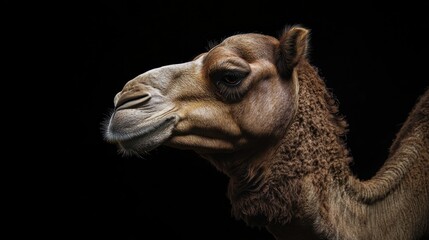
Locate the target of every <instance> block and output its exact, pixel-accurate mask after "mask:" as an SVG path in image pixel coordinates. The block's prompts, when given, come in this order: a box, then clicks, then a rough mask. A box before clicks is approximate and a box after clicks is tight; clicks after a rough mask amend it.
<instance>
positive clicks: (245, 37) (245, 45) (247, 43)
mask: <svg viewBox="0 0 429 240" xmlns="http://www.w3.org/2000/svg"><path fill="white" fill-rule="evenodd" d="M277 45H278V40H277V39H276V38H274V37H271V36H268V35H263V34H257V33H245V34H237V35H233V36H230V37H228V38H226V39H225V40H223V41H222V42H221V43H220V44H219V45H218V46H217V47H218V48H221V49H227V50H229V51H232V52H235V53H236V54H238V55H240V56H242V57H244V58H246V57H248V58H270V57H271V56H272V53H273V50H274V48H275V47H276V46H277ZM219 51H220V49H219Z"/></svg>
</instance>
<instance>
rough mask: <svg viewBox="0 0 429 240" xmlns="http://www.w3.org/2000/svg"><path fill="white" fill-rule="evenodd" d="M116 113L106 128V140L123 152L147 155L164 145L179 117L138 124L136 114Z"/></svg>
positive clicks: (156, 119)
mask: <svg viewBox="0 0 429 240" xmlns="http://www.w3.org/2000/svg"><path fill="white" fill-rule="evenodd" d="M124 112H129V111H127V110H121V111H115V112H114V113H113V114H112V116H111V117H110V120H109V122H108V124H107V126H106V130H105V134H104V137H105V140H106V141H107V142H110V143H114V144H117V145H118V147H119V148H120V150H122V151H123V152H125V153H127V152H131V153H146V152H148V151H150V150H152V149H154V148H156V147H158V146H159V145H161V144H163V143H164V142H165V141H166V140H167V139H168V138H169V137H170V136H171V134H172V132H173V129H174V126H175V125H176V123H177V122H178V117H177V116H175V115H171V114H168V115H167V114H162V115H163V116H158V117H153V118H152V119H150V120H149V119H145V120H143V121H142V122H137V121H135V120H134V117H131V118H130V117H129V116H127V115H131V116H134V115H135V113H124Z"/></svg>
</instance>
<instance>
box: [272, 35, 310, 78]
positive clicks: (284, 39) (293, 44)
mask: <svg viewBox="0 0 429 240" xmlns="http://www.w3.org/2000/svg"><path fill="white" fill-rule="evenodd" d="M309 33H310V31H309V30H308V29H306V28H302V27H297V26H293V27H286V28H285V29H284V31H283V33H282V35H281V36H280V38H279V46H278V48H277V53H276V61H277V63H276V64H277V68H278V71H279V73H280V76H281V77H283V78H289V77H290V75H291V74H292V71H293V68H294V67H295V66H296V65H297V64H298V62H299V61H300V60H301V59H302V58H305V56H306V54H307V45H308V38H309V37H308V35H309Z"/></svg>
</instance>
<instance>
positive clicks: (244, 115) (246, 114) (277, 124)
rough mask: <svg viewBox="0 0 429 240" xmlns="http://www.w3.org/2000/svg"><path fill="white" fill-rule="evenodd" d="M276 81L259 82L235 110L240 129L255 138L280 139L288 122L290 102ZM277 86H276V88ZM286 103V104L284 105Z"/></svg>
mask: <svg viewBox="0 0 429 240" xmlns="http://www.w3.org/2000/svg"><path fill="white" fill-rule="evenodd" d="M279 84H280V83H279V82H277V81H269V80H266V81H261V82H260V83H259V84H258V85H257V86H255V88H256V89H255V90H252V93H254V94H249V95H248V96H246V99H244V102H245V103H246V104H244V105H241V106H240V107H238V108H237V109H235V112H236V113H235V115H236V116H239V119H238V121H239V125H240V126H241V129H242V130H243V131H245V132H247V133H250V134H251V135H254V136H257V137H281V136H282V135H283V133H284V129H285V126H286V125H287V124H286V123H287V122H288V121H289V120H290V117H291V116H290V112H291V110H290V108H291V104H290V102H291V101H290V100H289V94H288V93H287V91H281V90H280V89H282V86H278V85H279ZM276 85H277V86H276ZM285 103H286V104H285Z"/></svg>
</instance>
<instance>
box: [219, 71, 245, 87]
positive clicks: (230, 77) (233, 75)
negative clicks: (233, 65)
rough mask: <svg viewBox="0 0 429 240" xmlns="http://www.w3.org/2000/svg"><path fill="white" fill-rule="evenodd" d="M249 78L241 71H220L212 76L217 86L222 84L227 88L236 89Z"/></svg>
mask: <svg viewBox="0 0 429 240" xmlns="http://www.w3.org/2000/svg"><path fill="white" fill-rule="evenodd" d="M246 76H247V73H245V72H241V71H231V70H226V71H218V72H216V73H214V74H213V75H212V79H213V80H214V81H215V83H216V85H219V84H222V85H224V86H227V87H236V86H238V85H239V84H240V83H241V81H242V80H243V79H244V78H245V77H246Z"/></svg>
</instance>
